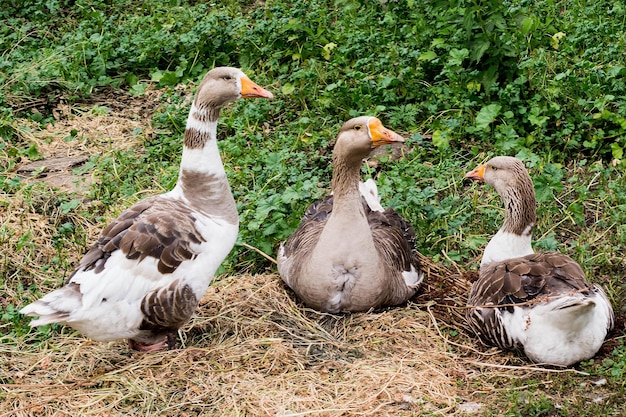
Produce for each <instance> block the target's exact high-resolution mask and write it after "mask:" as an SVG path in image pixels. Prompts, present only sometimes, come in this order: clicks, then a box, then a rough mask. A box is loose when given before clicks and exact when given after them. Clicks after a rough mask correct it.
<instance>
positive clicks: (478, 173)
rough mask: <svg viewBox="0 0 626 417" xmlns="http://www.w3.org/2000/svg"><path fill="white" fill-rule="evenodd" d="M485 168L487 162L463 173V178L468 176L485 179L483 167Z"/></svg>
mask: <svg viewBox="0 0 626 417" xmlns="http://www.w3.org/2000/svg"><path fill="white" fill-rule="evenodd" d="M486 168H487V164H482V165H479V166H477V167H476V168H474V169H473V170H472V171H470V172H468V173H467V174H465V177H464V178H469V179H470V180H474V181H480V182H483V181H485V169H486Z"/></svg>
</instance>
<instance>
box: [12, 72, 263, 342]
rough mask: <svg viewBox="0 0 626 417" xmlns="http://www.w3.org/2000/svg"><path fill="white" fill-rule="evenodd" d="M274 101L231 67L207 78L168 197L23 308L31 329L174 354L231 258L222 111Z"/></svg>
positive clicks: (135, 215) (116, 227)
mask: <svg viewBox="0 0 626 417" xmlns="http://www.w3.org/2000/svg"><path fill="white" fill-rule="evenodd" d="M252 97H261V98H272V93H270V92H269V91H267V90H265V89H263V88H261V87H259V86H258V85H257V84H255V83H254V82H252V81H251V80H250V79H249V78H248V77H247V76H246V75H245V74H244V73H243V72H241V71H240V70H239V69H236V68H229V67H218V68H214V69H212V70H211V71H209V72H208V73H207V74H206V75H205V77H204V79H203V80H202V82H201V83H200V86H199V88H198V91H197V93H196V96H195V99H194V101H193V103H192V105H191V110H190V112H189V117H188V119H187V126H186V129H185V138H184V146H183V155H182V160H181V164H180V173H179V178H178V182H177V183H176V186H175V187H174V189H173V190H171V191H169V192H167V193H164V194H161V195H157V196H153V197H149V198H147V199H145V200H142V201H140V202H138V203H136V204H135V205H133V206H132V207H130V208H129V209H128V210H126V211H125V212H123V213H122V214H121V215H120V216H119V217H118V218H117V219H116V220H114V221H113V222H112V223H111V224H110V225H109V226H108V227H107V228H106V229H104V231H103V232H102V234H101V236H100V238H99V239H98V241H97V242H96V243H95V245H94V246H93V247H92V248H91V249H90V250H89V252H87V254H86V255H85V256H84V257H83V258H82V260H81V261H80V263H79V265H78V267H77V268H76V270H75V271H74V272H73V274H72V275H71V276H70V278H69V280H68V282H67V284H66V285H65V286H64V287H62V288H60V289H58V290H55V291H53V292H51V293H49V294H47V295H45V296H44V297H43V298H41V299H40V300H38V301H35V302H34V303H32V304H29V305H28V306H26V307H24V308H23V309H22V310H21V313H23V314H27V315H31V316H39V318H38V319H36V320H33V321H31V323H30V325H31V326H41V325H44V324H48V323H54V322H57V323H62V324H65V325H68V326H71V327H73V328H74V329H76V330H78V331H79V332H81V333H82V334H83V335H85V336H87V337H89V338H91V339H94V340H98V341H110V340H116V339H128V342H129V346H130V347H131V348H133V349H135V350H140V351H155V350H160V349H163V348H165V347H166V346H167V347H170V348H171V347H172V346H173V345H174V344H175V342H176V340H177V339H176V336H177V331H178V329H179V328H180V327H181V326H182V325H183V324H185V323H186V322H187V321H188V320H189V319H190V318H191V315H192V314H193V312H194V311H195V309H196V307H197V306H198V302H199V301H200V299H201V297H202V296H203V295H204V293H205V291H206V289H207V287H208V286H209V284H210V283H211V280H212V279H213V274H214V273H215V271H216V270H217V268H218V267H219V266H220V264H221V263H222V261H223V260H224V258H225V257H226V255H228V253H229V252H230V250H231V249H232V247H233V245H234V243H235V239H236V237H237V232H238V228H239V218H238V215H237V208H236V206H235V200H234V199H233V195H232V193H231V191H230V186H229V184H228V179H227V178H226V172H225V171H224V166H223V164H222V160H221V158H220V154H219V150H218V146H217V136H216V134H217V119H218V116H219V113H220V110H221V108H222V107H223V106H224V105H226V104H228V103H229V102H232V101H235V100H237V99H239V98H252Z"/></svg>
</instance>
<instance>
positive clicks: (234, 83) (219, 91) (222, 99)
mask: <svg viewBox="0 0 626 417" xmlns="http://www.w3.org/2000/svg"><path fill="white" fill-rule="evenodd" d="M255 97H256V98H268V99H271V98H273V97H274V95H273V94H272V93H271V92H269V91H267V90H266V89H264V88H261V87H260V86H258V85H257V84H256V83H254V82H253V81H252V80H250V78H248V76H247V75H246V74H244V73H243V71H241V70H240V69H237V68H232V67H216V68H213V69H212V70H211V71H209V72H207V73H206V75H205V76H204V78H203V79H202V81H201V82H200V86H199V87H198V92H197V93H196V97H195V99H194V102H193V104H194V106H195V108H196V109H197V110H198V111H199V112H200V113H205V112H207V111H208V113H214V112H213V111H210V109H215V110H218V111H219V109H221V108H222V107H223V106H225V105H226V104H228V103H230V102H232V101H235V100H237V99H239V98H255Z"/></svg>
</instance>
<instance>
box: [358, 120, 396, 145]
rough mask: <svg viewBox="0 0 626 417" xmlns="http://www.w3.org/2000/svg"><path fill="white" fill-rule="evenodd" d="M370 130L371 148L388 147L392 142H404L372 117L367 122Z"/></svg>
mask: <svg viewBox="0 0 626 417" xmlns="http://www.w3.org/2000/svg"><path fill="white" fill-rule="evenodd" d="M367 124H368V127H369V129H370V136H371V139H370V141H371V143H372V146H381V145H389V144H391V143H393V142H404V138H403V137H402V136H400V135H398V134H397V133H396V132H394V131H393V130H390V129H387V128H386V127H385V126H383V123H382V122H381V121H380V120H378V118H376V117H372V118H371V119H370V120H369V121H368V122H367Z"/></svg>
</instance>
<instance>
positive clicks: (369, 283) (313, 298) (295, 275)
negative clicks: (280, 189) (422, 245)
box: [277, 116, 423, 313]
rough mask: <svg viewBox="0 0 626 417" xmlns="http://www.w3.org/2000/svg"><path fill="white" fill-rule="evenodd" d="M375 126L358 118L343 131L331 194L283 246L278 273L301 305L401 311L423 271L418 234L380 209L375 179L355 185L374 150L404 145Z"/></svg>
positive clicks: (368, 119) (333, 310)
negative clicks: (401, 306)
mask: <svg viewBox="0 0 626 417" xmlns="http://www.w3.org/2000/svg"><path fill="white" fill-rule="evenodd" d="M402 141H404V139H403V138H402V137H401V136H400V135H398V134H397V133H395V132H393V131H391V130H389V129H387V128H385V127H384V126H383V125H382V123H381V122H380V120H379V119H377V118H375V117H368V116H362V117H357V118H354V119H351V120H349V121H348V122H346V123H345V124H344V125H343V127H342V128H341V130H340V132H339V135H338V137H337V142H336V144H335V147H334V149H333V177H332V191H333V192H332V194H331V195H328V196H326V197H325V198H324V199H322V200H320V201H318V202H316V203H313V204H312V205H311V206H310V207H309V208H308V209H307V211H306V213H305V215H304V219H303V220H302V222H301V224H300V225H299V227H298V228H297V229H296V231H295V232H294V233H293V234H292V235H291V236H290V237H289V238H288V239H287V241H286V242H285V243H284V244H283V245H281V246H280V248H279V251H278V259H277V261H278V272H279V274H280V276H281V277H282V279H283V280H284V281H285V283H286V284H287V285H288V286H289V287H290V288H291V289H292V290H293V291H294V292H295V293H296V294H297V295H298V297H300V298H301V299H302V300H303V301H304V303H305V304H306V305H308V306H310V307H312V308H314V309H317V310H319V311H324V312H330V313H338V312H356V311H366V310H369V309H372V308H377V307H383V306H393V305H398V304H401V303H403V302H405V301H407V300H408V299H409V298H411V297H412V296H413V295H414V294H415V293H416V291H417V289H418V287H419V285H420V283H421V281H422V278H423V272H422V271H421V269H420V266H419V264H418V260H417V256H416V252H415V244H414V239H415V231H414V230H413V228H412V227H411V226H410V225H409V224H408V223H407V222H406V221H405V220H404V219H403V218H402V217H401V216H400V215H399V214H398V213H396V212H395V211H394V210H393V209H387V210H384V209H383V207H382V206H381V205H380V202H379V198H378V193H377V189H376V184H375V183H374V181H373V180H368V181H367V182H365V183H362V182H360V170H361V164H362V162H363V158H365V157H367V156H368V154H369V153H370V151H371V150H372V148H373V147H376V146H381V145H385V144H390V143H393V142H402Z"/></svg>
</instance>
